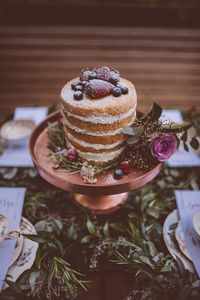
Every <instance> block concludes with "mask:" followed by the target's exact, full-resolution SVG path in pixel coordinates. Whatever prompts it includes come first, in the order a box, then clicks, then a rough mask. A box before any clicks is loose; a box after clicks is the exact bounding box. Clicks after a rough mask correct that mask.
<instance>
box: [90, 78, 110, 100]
mask: <svg viewBox="0 0 200 300" xmlns="http://www.w3.org/2000/svg"><path fill="white" fill-rule="evenodd" d="M113 88H114V85H113V84H111V83H110V82H107V81H104V80H100V79H93V80H90V82H89V85H88V86H87V87H86V92H87V94H88V95H89V96H90V97H91V98H100V97H103V96H106V95H109V94H110V93H111V92H112V90H113Z"/></svg>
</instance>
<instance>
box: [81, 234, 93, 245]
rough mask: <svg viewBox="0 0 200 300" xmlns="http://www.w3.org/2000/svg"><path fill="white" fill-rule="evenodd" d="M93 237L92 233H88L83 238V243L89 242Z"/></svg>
mask: <svg viewBox="0 0 200 300" xmlns="http://www.w3.org/2000/svg"><path fill="white" fill-rule="evenodd" d="M90 238H91V235H86V236H84V237H83V238H82V239H81V244H86V243H87V242H89V240H90Z"/></svg>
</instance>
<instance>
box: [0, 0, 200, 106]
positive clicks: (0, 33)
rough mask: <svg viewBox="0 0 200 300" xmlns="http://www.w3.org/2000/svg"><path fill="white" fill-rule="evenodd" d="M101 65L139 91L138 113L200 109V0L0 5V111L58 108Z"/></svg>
mask: <svg viewBox="0 0 200 300" xmlns="http://www.w3.org/2000/svg"><path fill="white" fill-rule="evenodd" d="M104 65H106V66H109V67H114V68H116V69H119V70H120V73H121V76H122V77H125V78H127V79H129V80H131V81H132V82H133V83H134V84H135V86H136V90H137V93H138V106H139V108H140V109H147V108H148V107H149V106H151V104H152V103H153V102H157V103H158V104H160V105H162V106H163V107H168V108H171V107H178V108H181V109H183V110H186V109H188V108H190V107H191V106H194V107H196V108H197V109H198V110H199V109H200V1H199V0H168V1H167V0H87V1H83V0H1V6H0V110H1V111H11V110H12V109H14V108H15V107H17V106H34V105H42V106H44V105H45V106H50V105H52V104H53V103H57V102H58V101H59V98H60V90H61V88H62V86H63V85H64V84H65V83H66V82H67V81H69V80H70V79H72V78H74V77H76V76H78V75H79V74H80V71H81V69H84V68H87V67H88V68H93V67H96V66H97V67H98V66H104Z"/></svg>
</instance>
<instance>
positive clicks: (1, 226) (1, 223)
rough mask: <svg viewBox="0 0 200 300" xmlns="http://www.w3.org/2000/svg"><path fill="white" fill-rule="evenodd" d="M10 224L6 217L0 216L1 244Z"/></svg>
mask: <svg viewBox="0 0 200 300" xmlns="http://www.w3.org/2000/svg"><path fill="white" fill-rule="evenodd" d="M9 229H10V223H9V220H8V218H7V217H6V216H4V215H2V214H0V242H2V241H3V240H4V239H5V237H6V236H7V234H8V233H9Z"/></svg>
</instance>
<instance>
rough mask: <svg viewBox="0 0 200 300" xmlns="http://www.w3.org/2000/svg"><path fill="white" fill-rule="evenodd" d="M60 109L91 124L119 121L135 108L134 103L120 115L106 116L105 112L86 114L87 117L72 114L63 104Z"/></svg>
mask: <svg viewBox="0 0 200 300" xmlns="http://www.w3.org/2000/svg"><path fill="white" fill-rule="evenodd" d="M62 109H63V111H64V113H66V114H67V115H68V116H69V117H73V118H75V119H79V120H81V121H84V122H90V123H93V124H113V123H115V122H117V121H121V120H123V119H125V118H127V117H129V116H131V115H132V114H133V113H134V111H135V109H136V104H135V106H134V107H132V108H131V109H129V111H128V112H127V113H125V114H121V115H117V116H106V115H105V114H104V115H103V114H102V115H98V116H97V115H91V116H87V117H83V116H79V115H76V114H73V113H71V112H69V111H67V110H66V109H65V108H64V107H63V105H62Z"/></svg>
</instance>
